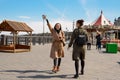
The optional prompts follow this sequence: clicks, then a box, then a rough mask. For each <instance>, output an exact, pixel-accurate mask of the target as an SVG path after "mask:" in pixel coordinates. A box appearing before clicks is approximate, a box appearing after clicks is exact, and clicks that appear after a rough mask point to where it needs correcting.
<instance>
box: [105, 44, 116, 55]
mask: <svg viewBox="0 0 120 80" xmlns="http://www.w3.org/2000/svg"><path fill="white" fill-rule="evenodd" d="M117 51H118V45H117V44H116V43H107V44H106V52H107V53H117Z"/></svg>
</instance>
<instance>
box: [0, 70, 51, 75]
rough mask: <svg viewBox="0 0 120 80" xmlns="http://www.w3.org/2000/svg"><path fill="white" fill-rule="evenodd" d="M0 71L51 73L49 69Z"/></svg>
mask: <svg viewBox="0 0 120 80" xmlns="http://www.w3.org/2000/svg"><path fill="white" fill-rule="evenodd" d="M0 72H15V73H20V74H24V73H47V74H53V72H52V71H51V70H44V71H39V70H5V71H0Z"/></svg>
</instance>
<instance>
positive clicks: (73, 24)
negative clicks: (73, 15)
mask: <svg viewBox="0 0 120 80" xmlns="http://www.w3.org/2000/svg"><path fill="white" fill-rule="evenodd" d="M74 27H75V21H74V20H73V30H74Z"/></svg>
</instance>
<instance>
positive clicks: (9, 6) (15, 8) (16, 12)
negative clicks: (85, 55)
mask: <svg viewBox="0 0 120 80" xmlns="http://www.w3.org/2000/svg"><path fill="white" fill-rule="evenodd" d="M119 9H120V0H0V21H3V20H4V19H7V20H15V21H22V22H26V23H27V24H28V25H29V26H30V27H31V28H32V29H33V30H34V33H42V32H43V31H42V30H43V23H42V17H41V15H42V14H45V15H47V17H48V19H49V20H50V22H51V24H52V25H53V26H54V24H55V23H56V22H59V23H61V24H62V26H63V30H66V28H68V29H69V30H72V22H73V20H77V19H84V20H85V24H90V23H92V22H93V21H94V20H95V19H96V18H97V17H98V16H99V15H100V12H101V10H102V11H103V13H104V15H105V17H106V18H107V19H109V20H110V21H111V22H113V21H114V19H115V18H117V17H119V16H120V10H119ZM45 31H46V32H49V30H48V28H47V26H45Z"/></svg>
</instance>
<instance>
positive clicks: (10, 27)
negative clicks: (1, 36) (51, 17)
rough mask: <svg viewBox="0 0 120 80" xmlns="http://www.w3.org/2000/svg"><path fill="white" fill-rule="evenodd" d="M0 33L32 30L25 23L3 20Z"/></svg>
mask: <svg viewBox="0 0 120 80" xmlns="http://www.w3.org/2000/svg"><path fill="white" fill-rule="evenodd" d="M0 31H21V32H32V31H33V30H32V29H31V28H30V27H29V26H28V25H27V24H26V23H23V22H16V21H8V20H4V21H3V22H2V23H1V24H0Z"/></svg>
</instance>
